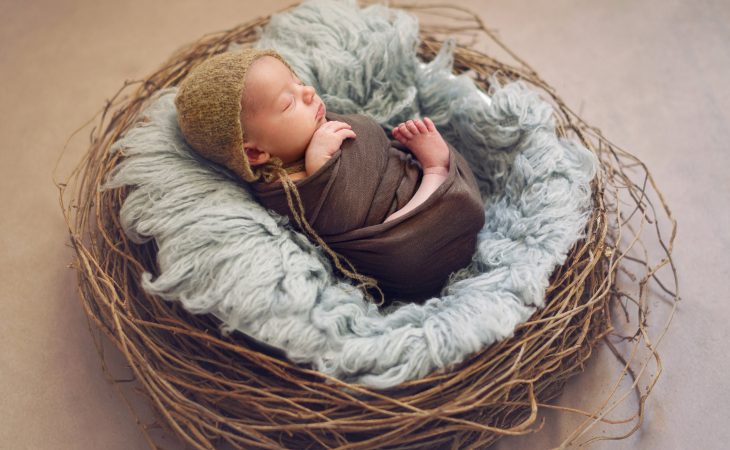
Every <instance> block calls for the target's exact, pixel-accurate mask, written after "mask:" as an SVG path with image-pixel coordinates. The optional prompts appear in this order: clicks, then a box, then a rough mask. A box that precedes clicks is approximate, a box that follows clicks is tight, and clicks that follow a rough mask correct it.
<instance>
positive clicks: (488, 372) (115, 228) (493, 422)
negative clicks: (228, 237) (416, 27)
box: [57, 5, 678, 449]
mask: <svg viewBox="0 0 730 450" xmlns="http://www.w3.org/2000/svg"><path fill="white" fill-rule="evenodd" d="M295 6H297V5H292V6H290V7H288V8H286V9H289V8H294V7H295ZM392 7H393V8H396V7H399V8H401V9H404V10H410V11H413V12H418V11H419V10H420V11H423V10H426V9H427V8H428V7H422V8H419V7H407V6H398V5H392ZM449 8H452V9H453V10H456V11H461V12H464V13H466V14H467V16H471V19H472V20H473V21H474V22H475V23H476V25H477V26H478V27H480V28H481V30H480V31H481V32H483V33H485V34H486V35H487V36H488V37H489V38H490V39H492V40H493V41H495V42H496V43H498V44H499V45H501V46H502V48H504V50H505V51H506V52H507V53H508V54H510V56H512V57H513V58H514V60H515V61H516V63H513V64H508V63H506V62H502V61H499V60H497V59H495V58H492V57H490V56H488V55H486V54H483V53H480V52H478V51H476V50H474V49H472V48H469V47H468V46H464V45H462V44H458V43H457V44H456V45H455V48H454V71H455V74H459V73H464V72H467V71H472V72H473V73H474V74H475V78H474V82H475V83H476V84H477V85H478V86H479V87H480V88H481V89H482V90H483V92H485V93H487V92H489V82H488V78H489V77H490V76H495V77H497V79H498V80H499V81H500V83H505V82H507V81H513V80H518V79H519V80H522V81H525V82H527V83H528V84H529V85H530V87H533V88H537V89H538V90H540V91H541V93H542V94H543V95H544V94H547V97H548V99H549V100H550V101H552V103H553V105H554V106H555V117H556V123H557V130H558V134H559V135H561V136H571V137H575V138H577V139H579V140H580V141H581V142H582V143H583V145H585V146H586V148H588V149H589V150H591V151H592V152H594V153H595V154H596V155H597V156H598V157H599V160H600V162H601V164H600V167H599V171H598V174H597V176H596V177H595V178H594V180H593V182H592V183H591V189H592V199H593V212H592V214H591V216H590V218H589V220H588V222H587V224H586V229H585V236H586V238H583V239H580V240H579V241H578V242H576V244H575V245H574V246H573V247H572V249H571V250H570V252H569V253H568V257H567V259H566V261H565V263H564V264H563V265H562V266H561V267H558V268H556V269H555V271H554V273H553V274H552V276H551V277H550V285H549V287H548V288H547V290H546V293H545V296H546V301H545V306H544V307H543V308H542V309H538V310H537V311H536V312H535V313H534V314H533V315H532V316H531V317H530V318H529V319H528V321H527V322H525V323H522V324H520V325H518V327H517V328H516V329H515V331H514V334H513V336H512V337H510V338H507V339H504V340H502V341H500V342H496V343H494V344H492V345H490V346H488V347H486V348H484V349H482V350H480V351H478V352H476V353H475V354H473V355H471V356H470V357H468V358H466V359H465V360H464V361H462V362H461V363H459V364H456V365H454V366H452V367H450V368H449V370H448V371H443V370H441V371H434V372H433V373H431V374H429V375H427V376H426V377H424V378H420V379H417V380H410V381H407V382H404V383H402V384H401V385H399V386H396V387H393V388H389V389H385V390H375V389H370V388H368V387H367V386H362V385H355V384H350V383H346V382H343V381H340V380H337V379H335V378H332V377H329V376H327V375H326V374H323V373H320V372H318V371H316V370H313V369H311V368H308V367H305V366H302V365H296V364H294V363H292V362H290V361H288V360H287V359H286V358H285V357H284V354H283V352H281V351H279V350H278V349H275V348H273V347H270V346H268V345H266V344H263V343H261V342H258V341H256V340H255V339H253V338H250V337H248V336H246V335H244V334H243V333H240V332H234V333H232V334H230V335H229V336H225V337H224V336H220V335H219V334H220V333H219V331H218V330H219V324H220V321H219V320H218V319H216V318H215V317H213V316H212V315H203V316H194V315H192V314H189V313H187V312H186V311H185V310H184V309H183V308H182V307H181V306H180V305H179V304H178V303H177V302H166V301H164V300H161V299H159V298H155V297H153V296H150V295H148V294H146V293H145V292H144V291H143V290H142V289H141V288H140V287H139V286H138V282H139V280H140V276H141V274H142V272H144V271H148V272H153V273H156V272H157V266H156V260H155V254H156V250H157V248H156V246H155V244H154V240H153V241H151V243H149V244H144V245H136V244H134V243H132V242H130V241H129V240H128V239H127V237H126V236H125V234H124V232H123V231H122V228H121V225H120V223H119V218H118V215H117V214H116V213H118V211H119V208H120V207H121V205H122V203H123V200H124V198H125V197H126V195H127V193H128V188H126V187H125V188H120V189H116V190H113V191H110V192H98V190H97V188H98V186H99V185H100V184H101V180H103V179H104V176H105V174H106V173H108V172H109V171H110V170H111V168H113V167H114V165H115V164H116V163H117V161H118V159H119V158H120V157H121V156H122V155H120V154H115V155H110V153H109V152H108V149H109V147H110V146H111V144H112V143H113V142H114V141H115V140H116V139H117V138H118V137H119V136H121V135H122V134H123V133H124V132H125V131H126V130H127V129H129V128H130V127H131V126H133V125H134V123H135V119H136V117H137V115H138V113H139V112H140V111H142V110H143V109H144V108H145V107H146V106H147V104H148V103H149V102H150V101H152V99H153V98H154V94H155V93H156V92H157V91H159V90H161V89H163V88H165V87H169V86H175V85H176V84H177V83H179V82H180V81H181V80H182V78H184V76H185V75H186V74H187V72H188V71H189V70H190V69H192V68H193V67H194V66H195V65H196V64H198V63H200V62H201V61H202V60H203V59H205V58H207V57H208V56H210V55H213V54H216V53H219V52H222V51H225V50H226V49H227V47H228V45H229V44H230V43H232V42H236V43H238V44H240V45H244V46H245V45H250V44H251V43H253V42H254V40H255V38H256V32H255V29H256V27H259V26H263V25H265V24H266V23H267V22H268V20H269V19H270V17H271V15H269V16H266V17H263V18H259V19H256V20H253V21H250V22H247V23H244V24H241V25H238V26H236V27H234V28H232V29H230V30H226V31H224V32H219V33H211V34H207V35H205V36H203V37H202V38H201V39H199V40H198V41H196V42H193V43H191V44H189V45H187V46H184V47H181V48H180V49H179V50H178V51H177V52H175V53H174V54H173V55H172V56H171V57H170V58H169V59H168V60H167V61H166V62H165V63H164V64H163V65H162V66H161V67H160V68H159V69H158V70H157V71H156V72H154V73H153V74H152V75H150V76H148V77H146V78H145V79H144V80H140V81H135V82H131V83H128V82H125V83H124V86H123V87H122V88H121V89H120V90H119V92H117V94H116V95H115V96H114V97H113V98H112V100H110V101H108V102H107V104H106V106H105V107H104V108H103V113H102V116H101V119H100V120H99V125H98V127H96V128H95V131H96V134H94V131H92V134H91V136H90V145H89V148H88V151H87V153H86V154H85V155H84V157H83V159H82V161H81V162H80V163H79V164H78V166H77V167H76V169H75V170H74V171H73V173H72V174H71V175H70V176H69V178H68V181H67V182H65V183H57V187H58V189H59V198H60V202H61V207H62V210H63V213H64V218H65V219H66V223H67V225H68V228H69V234H70V240H71V243H72V246H73V248H74V251H75V256H76V259H75V262H74V264H73V266H74V268H75V269H76V271H77V274H78V287H79V292H80V297H81V303H82V306H83V308H84V311H85V313H86V316H87V319H88V320H89V321H90V324H91V323H93V324H94V326H95V328H96V329H97V330H99V331H101V332H103V333H104V334H105V335H106V336H107V338H108V339H109V340H110V341H111V342H112V343H113V344H114V345H115V346H116V347H117V348H118V349H119V350H120V351H121V353H122V354H123V355H124V357H125V359H126V361H127V362H128V363H129V367H130V368H132V370H133V372H134V376H135V378H136V379H137V380H138V381H139V382H140V383H141V384H142V385H143V387H144V390H143V392H144V394H145V395H146V396H147V397H148V399H149V400H150V402H151V403H152V404H153V405H154V411H155V413H156V414H157V416H158V419H157V422H158V423H159V424H162V425H163V426H164V427H165V428H166V429H167V430H168V431H170V432H172V433H173V434H175V435H176V436H177V437H178V438H179V439H180V440H181V441H183V442H185V443H187V444H188V445H191V446H192V447H193V448H200V449H205V448H214V447H215V448H217V447H218V445H220V444H222V443H223V442H226V443H228V444H229V445H231V446H232V447H234V448H254V447H255V448H281V446H285V447H301V446H302V444H303V443H309V444H311V445H317V446H323V447H327V448H335V447H336V448H349V449H356V448H363V449H365V448H373V446H375V445H377V446H378V447H379V448H381V447H395V446H397V447H398V448H443V446H444V445H456V446H457V447H459V448H461V447H464V448H473V447H483V446H487V445H489V444H491V443H493V442H494V441H496V440H497V439H499V438H500V437H502V436H511V435H522V434H527V433H531V432H535V431H537V430H539V429H540V428H541V427H542V424H541V423H538V410H539V409H540V408H542V407H546V406H547V402H549V401H550V400H552V399H554V398H555V397H556V396H557V395H559V394H560V393H561V392H562V390H563V387H564V385H565V383H566V381H567V380H568V379H569V378H570V377H572V376H573V375H575V374H576V373H578V372H580V371H582V370H583V367H584V363H585V361H586V360H587V359H588V358H589V357H590V355H591V353H592V351H593V349H594V347H595V346H596V344H597V343H598V342H599V341H601V340H602V339H603V338H604V337H606V336H607V335H608V334H609V333H610V332H611V331H612V330H613V326H612V318H611V312H610V310H611V304H612V303H613V302H615V301H616V296H615V295H613V294H612V293H611V288H612V286H613V284H614V282H615V279H616V273H617V271H618V270H619V269H620V268H621V264H620V262H621V256H622V255H623V254H625V252H626V251H627V250H626V249H625V247H622V246H621V243H620V238H618V237H617V236H616V234H617V233H619V234H620V232H621V226H618V227H617V228H612V227H611V218H610V216H609V213H611V212H612V211H611V207H612V206H613V205H612V203H611V201H608V200H607V195H608V192H609V191H610V189H607V187H611V186H613V185H615V184H618V183H620V182H626V181H627V180H628V176H627V172H628V170H627V168H628V165H629V163H634V162H636V161H638V162H640V161H639V160H638V159H637V158H636V157H634V156H633V155H630V154H628V153H627V152H625V151H623V150H621V149H619V148H618V147H617V146H615V145H613V144H612V143H610V142H609V141H608V140H606V139H605V138H604V137H603V136H602V135H601V134H600V131H598V130H597V129H595V128H593V127H590V126H589V125H588V124H586V123H585V121H583V120H582V119H580V118H579V117H578V115H577V114H575V113H574V112H572V111H571V110H570V109H569V108H568V107H567V106H566V105H565V104H564V102H563V101H562V100H561V99H560V98H559V97H558V96H557V94H556V93H555V91H554V89H552V88H551V87H550V86H549V85H547V83H546V82H544V81H543V80H542V79H541V78H540V77H539V76H538V75H537V73H536V72H535V71H534V70H532V69H531V68H530V67H529V66H528V65H527V64H526V63H524V61H522V60H520V59H519V58H518V57H517V56H516V55H514V54H513V53H512V52H511V51H510V50H509V49H507V48H506V47H505V46H504V45H503V44H502V43H501V41H499V40H498V39H497V38H496V36H494V35H493V34H492V33H491V32H490V31H489V30H488V29H487V28H486V27H485V26H484V24H483V23H482V22H481V20H480V19H479V18H478V16H476V14H474V13H472V12H470V11H468V10H464V9H462V8H458V7H449ZM286 9H285V10H286ZM282 11H284V10H282ZM462 27H464V28H466V26H462ZM455 31H459V30H458V29H457V30H450V32H451V33H453V32H455ZM437 34H438V32H436V31H434V30H429V29H428V28H427V27H421V29H420V46H419V48H418V56H419V57H420V58H421V59H422V60H423V61H424V62H427V61H430V60H431V59H432V58H433V57H434V56H435V55H436V53H437V52H438V49H439V48H440V46H441V45H442V44H443V40H441V39H439V38H437V37H436V36H437ZM135 85H137V89H136V91H135V92H134V93H133V94H132V95H131V97H120V98H118V97H119V96H120V95H121V93H122V92H123V91H125V90H126V89H127V88H128V87H130V86H135ZM77 132H78V130H77ZM75 133H76V132H75ZM75 133H74V134H75ZM621 158H623V159H621ZM626 161H628V162H626ZM642 165H643V163H642ZM643 167H644V168H645V166H643ZM645 169H646V168H645ZM646 173H647V175H648V176H649V177H651V175H649V174H648V170H646ZM651 182H652V185H653V186H654V189H655V190H656V192H657V193H659V191H658V190H657V189H656V186H655V185H654V182H653V179H652V180H651ZM659 195H660V197H661V194H660V193H659ZM69 196H70V200H69V201H66V200H65V198H66V197H69ZM639 203H640V201H639V200H637V204H639ZM662 203H663V204H664V207H665V211H666V214H667V215H668V217H669V218H670V220H671V221H672V223H673V225H674V229H676V222H675V221H674V219H673V217H672V216H671V212H670V211H669V209H668V208H667V207H666V204H665V203H664V201H663V198H662ZM67 205H68V206H67ZM115 212H116V213H115ZM673 240H674V230H673V233H672V236H671V239H670V241H669V246H668V253H667V257H668V262H666V263H665V264H669V265H671V267H672V269H673V270H674V265H673V262H672V260H671V249H672V243H673ZM660 241H661V237H660ZM661 242H664V241H661ZM666 248H667V246H665V249H666ZM655 269H656V267H651V266H649V265H648V264H647V266H646V270H647V273H648V272H653V271H654V270H655ZM674 286H675V287H676V271H675V284H674ZM669 292H671V293H672V294H673V295H674V297H675V299H678V297H677V295H676V289H675V291H669ZM639 309H640V310H641V308H639ZM672 313H673V310H672ZM670 317H671V316H670ZM641 322H642V320H641V318H639V325H638V327H639V329H642V325H641ZM90 329H91V325H90ZM92 336H94V333H93V332H92ZM94 339H95V340H96V339H97V337H96V336H94ZM656 344H658V342H656V343H653V344H652V345H649V344H647V343H644V344H643V345H647V347H648V348H650V350H651V352H650V353H651V357H652V358H655V359H656V361H657V363H658V355H657V353H656V350H655V345H656ZM637 345H639V344H638V342H637ZM97 348H99V344H98V342H97ZM100 356H101V357H102V359H103V353H100ZM233 362H235V365H233ZM105 370H106V368H105ZM629 370H630V369H629ZM660 372H661V370H659V371H658V373H657V374H656V377H657V378H658V376H659V373H660ZM626 373H627V370H626V369H625V370H624V371H623V372H622V373H620V374H617V375H618V376H621V377H623V376H624V375H625V374H626ZM655 382H656V378H653V379H652V380H651V383H650V386H652V387H653V385H654V383H655ZM642 399H643V400H642V401H641V402H640V405H639V411H638V413H637V415H636V417H635V418H632V419H634V424H635V425H634V429H633V430H632V432H633V431H635V430H636V429H638V427H639V426H640V424H641V421H642V418H643V402H644V401H645V397H642ZM125 401H126V399H125ZM128 404H129V403H128ZM252 405H253V406H255V407H252ZM286 408H289V409H288V410H287V409H286ZM556 409H560V408H556ZM564 410H565V411H568V410H569V408H565V409H564ZM569 412H572V413H575V412H578V413H580V414H582V415H584V416H585V417H586V418H587V419H586V422H585V423H584V424H583V425H582V426H581V428H579V429H577V430H576V431H575V432H574V433H573V434H571V436H569V438H568V439H567V440H566V442H568V440H570V439H574V438H576V437H577V436H579V435H580V434H582V433H583V432H585V430H587V429H588V428H590V427H591V426H593V425H595V424H596V423H598V422H602V423H610V421H607V420H605V419H604V418H603V413H602V411H598V410H597V411H592V412H587V411H576V410H572V411H569ZM135 415H136V414H135ZM142 431H143V433H144V434H145V438H146V439H147V441H148V443H150V446H151V447H153V448H154V447H155V445H154V444H153V442H152V438H151V436H150V435H149V433H148V431H147V430H146V427H142ZM629 434H630V433H629Z"/></svg>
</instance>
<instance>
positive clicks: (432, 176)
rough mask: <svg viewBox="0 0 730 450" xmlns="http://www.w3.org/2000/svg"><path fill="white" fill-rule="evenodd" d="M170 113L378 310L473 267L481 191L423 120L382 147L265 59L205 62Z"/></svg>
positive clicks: (363, 124) (354, 118) (252, 53)
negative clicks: (375, 300)
mask: <svg viewBox="0 0 730 450" xmlns="http://www.w3.org/2000/svg"><path fill="white" fill-rule="evenodd" d="M175 105H176V108H177V112H178V124H179V125H180V129H181V131H182V134H183V136H184V138H185V140H186V141H187V142H188V144H189V145H190V146H191V147H192V148H193V149H194V150H195V151H196V152H197V153H199V154H200V155H201V156H203V157H205V158H207V159H209V160H211V161H213V162H215V163H218V164H221V165H223V166H225V167H226V168H228V169H230V170H231V171H232V172H233V173H234V174H235V175H237V176H238V177H239V178H240V179H241V180H242V181H244V182H246V183H247V184H248V185H249V186H250V187H251V191H252V193H253V195H254V196H255V197H256V199H257V200H258V201H259V202H260V203H261V204H262V205H264V206H265V207H266V208H268V209H271V210H273V211H275V212H276V213H278V214H281V215H285V216H288V217H289V218H290V221H292V222H293V223H296V224H297V225H298V227H299V229H300V230H301V231H305V232H307V234H308V235H309V236H310V238H311V239H313V240H315V241H316V242H317V243H319V244H320V245H321V246H322V248H323V249H324V250H325V251H327V252H328V253H329V254H330V256H331V258H332V259H333V261H334V262H335V265H336V266H337V268H339V269H340V271H341V272H342V273H343V274H345V275H346V276H349V277H350V278H353V279H355V280H360V281H361V282H363V283H361V286H364V287H366V288H369V289H370V290H371V292H370V293H372V290H377V291H378V292H380V294H381V300H385V301H387V302H389V301H392V300H394V299H396V298H397V299H400V300H404V301H422V300H424V299H427V298H430V297H432V296H434V295H438V294H439V292H440V290H441V288H443V286H444V285H445V283H446V282H447V281H448V278H449V275H450V274H451V273H452V272H454V271H457V270H459V269H461V268H463V267H465V266H467V265H468V264H469V263H470V262H471V258H472V255H473V254H474V251H475V246H476V236H477V233H478V232H479V230H480V229H481V228H482V226H483V225H484V210H483V205H482V201H481V198H480V195H479V188H478V187H477V184H476V180H475V178H474V175H473V174H472V172H471V170H470V168H469V166H468V164H467V163H466V161H465V160H464V158H463V157H462V156H461V155H460V154H459V153H458V152H457V151H456V150H455V149H454V148H453V147H452V146H451V145H450V144H449V143H447V142H446V141H445V140H444V139H443V138H442V137H441V135H440V134H439V132H438V130H437V129H436V127H435V125H434V124H433V122H432V121H431V120H430V119H429V118H427V117H426V118H424V120H419V119H415V120H409V121H408V122H406V123H401V124H400V125H399V126H397V127H395V128H394V129H393V130H392V132H391V133H392V136H393V138H394V139H389V138H388V136H387V135H386V133H385V131H384V130H383V128H381V127H380V125H379V124H378V123H377V122H375V121H374V120H373V119H371V118H369V117H367V116H364V115H360V114H337V113H333V112H329V111H327V108H326V106H325V104H324V102H323V101H322V100H321V98H320V97H319V96H318V95H317V93H316V92H315V90H314V88H312V87H311V86H305V85H304V84H303V83H302V82H301V80H300V79H299V78H298V77H297V76H296V74H295V73H294V71H293V70H292V68H291V67H290V66H289V64H288V63H287V62H286V61H285V60H284V59H283V58H282V57H281V55H279V54H278V53H277V52H276V51H274V50H271V49H244V50H238V51H233V52H226V53H223V54H219V55H215V56H213V57H211V58H209V59H207V60H206V61H204V62H203V63H201V64H200V65H199V66H197V67H195V68H194V69H193V71H191V72H190V73H189V74H188V76H187V77H186V78H185V79H184V80H183V81H182V82H181V83H180V86H179V90H178V93H177V96H176V98H175ZM341 260H344V261H345V262H346V263H347V264H348V265H349V269H348V268H346V267H344V266H343V265H342V264H341ZM350 269H352V270H350ZM383 294H384V295H385V298H384V299H383V298H382V295H383ZM366 295H368V291H366ZM368 297H369V295H368ZM379 304H381V305H382V304H383V302H382V301H381V303H379Z"/></svg>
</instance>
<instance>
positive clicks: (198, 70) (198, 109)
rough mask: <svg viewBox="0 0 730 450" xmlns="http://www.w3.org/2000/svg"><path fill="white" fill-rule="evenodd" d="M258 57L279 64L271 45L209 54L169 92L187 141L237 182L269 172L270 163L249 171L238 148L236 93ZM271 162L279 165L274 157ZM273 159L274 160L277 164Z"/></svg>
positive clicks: (240, 138) (238, 103)
mask: <svg viewBox="0 0 730 450" xmlns="http://www.w3.org/2000/svg"><path fill="white" fill-rule="evenodd" d="M262 56H273V57H275V58H277V59H279V60H280V61H281V62H283V63H284V64H285V65H286V66H287V67H288V68H289V69H290V70H291V71H292V72H294V70H293V69H292V68H291V66H289V63H287V62H286V61H285V60H284V58H282V56H281V55H280V54H279V53H278V52H276V51H275V50H274V49H255V48H246V49H242V50H236V51H230V52H225V53H220V54H217V55H214V56H212V57H210V58H208V59H206V60H205V61H203V62H202V63H200V64H199V65H197V66H196V67H195V68H194V69H193V70H191V71H190V73H189V74H188V75H187V77H185V79H184V80H183V81H182V82H181V83H180V85H179V89H178V92H177V95H176V96H175V107H176V108H177V123H178V125H179V126H180V130H181V131H182V134H183V136H184V137H185V140H186V141H187V143H188V144H189V145H190V146H191V147H192V148H193V149H194V150H195V151H196V152H197V153H198V154H200V155H201V156H203V157H204V158H207V159H209V160H211V161H213V162H216V163H218V164H221V165H223V166H225V167H227V168H229V169H230V170H232V171H233V172H234V173H235V174H236V175H238V176H239V177H241V178H242V179H243V180H245V181H248V182H253V181H256V180H258V179H259V178H261V177H262V176H263V177H264V178H269V176H267V175H269V174H271V175H273V173H274V172H272V171H271V167H261V168H257V169H256V170H252V168H251V165H250V163H249V161H248V158H247V157H246V154H245V152H244V151H243V128H242V127H241V119H240V117H241V94H242V93H243V89H244V82H245V80H246V72H247V71H248V69H249V67H251V65H252V64H253V63H254V61H256V60H257V59H258V58H260V57H262ZM272 160H275V161H272V164H274V165H278V166H280V165H281V160H279V158H272ZM277 163H278V164H277Z"/></svg>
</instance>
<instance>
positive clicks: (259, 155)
mask: <svg viewBox="0 0 730 450" xmlns="http://www.w3.org/2000/svg"><path fill="white" fill-rule="evenodd" d="M243 151H244V153H246V157H247V158H248V162H249V164H251V165H252V166H258V165H259V164H263V163H265V162H266V161H268V160H269V159H270V158H271V155H270V154H269V153H268V152H262V151H261V150H259V149H257V148H256V147H254V146H253V145H251V144H248V143H246V144H243Z"/></svg>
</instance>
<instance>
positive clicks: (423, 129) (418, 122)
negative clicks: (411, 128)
mask: <svg viewBox="0 0 730 450" xmlns="http://www.w3.org/2000/svg"><path fill="white" fill-rule="evenodd" d="M415 123H416V128H418V131H420V132H421V133H428V128H426V124H425V123H423V122H421V119H416V120H415Z"/></svg>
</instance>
